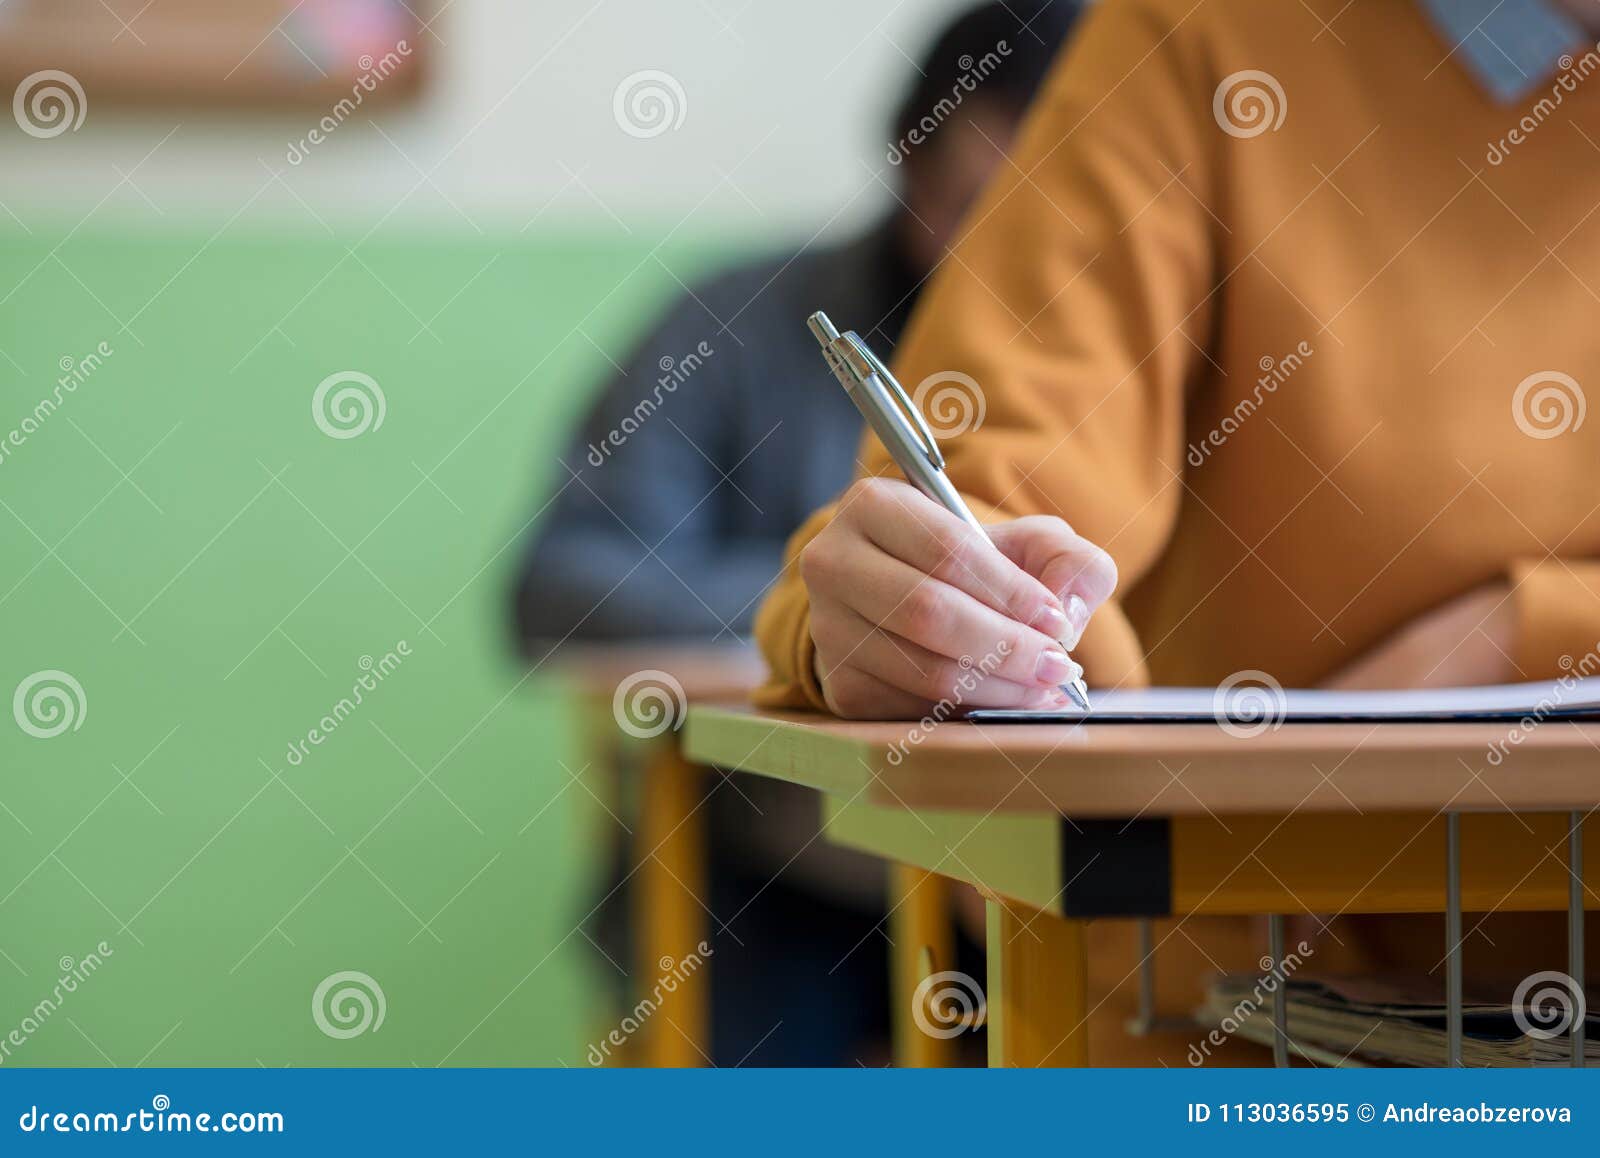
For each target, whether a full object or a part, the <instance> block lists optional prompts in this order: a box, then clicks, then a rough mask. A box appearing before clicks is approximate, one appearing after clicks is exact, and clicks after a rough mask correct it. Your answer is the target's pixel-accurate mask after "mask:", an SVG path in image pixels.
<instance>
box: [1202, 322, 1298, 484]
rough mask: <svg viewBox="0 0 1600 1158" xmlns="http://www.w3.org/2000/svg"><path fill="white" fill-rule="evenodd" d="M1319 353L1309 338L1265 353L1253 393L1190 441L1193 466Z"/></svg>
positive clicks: (1203, 461) (1234, 431)
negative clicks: (1280, 353)
mask: <svg viewBox="0 0 1600 1158" xmlns="http://www.w3.org/2000/svg"><path fill="white" fill-rule="evenodd" d="M1315 353H1316V349H1315V348H1314V347H1313V346H1312V345H1311V343H1310V342H1301V343H1300V344H1299V345H1297V346H1296V347H1295V348H1294V349H1292V350H1290V351H1289V352H1288V353H1287V354H1285V355H1284V356H1283V357H1281V358H1274V357H1272V355H1270V354H1263V355H1262V356H1261V360H1260V361H1259V362H1257V363H1256V365H1257V367H1259V368H1260V370H1261V376H1260V377H1259V378H1257V379H1256V384H1255V387H1254V388H1253V389H1252V390H1251V391H1250V394H1249V395H1248V396H1246V397H1244V398H1241V399H1239V401H1238V402H1236V403H1234V407H1233V409H1232V410H1230V411H1229V412H1228V413H1227V414H1226V415H1224V416H1223V419H1222V421H1221V422H1219V423H1217V425H1216V426H1215V427H1214V428H1213V429H1212V430H1211V432H1210V433H1209V434H1207V435H1206V436H1205V437H1204V438H1202V439H1200V440H1199V441H1198V442H1191V443H1190V444H1189V453H1188V454H1187V455H1186V456H1185V457H1186V458H1187V460H1188V463H1189V465H1190V466H1192V467H1194V468H1195V469H1196V470H1198V469H1199V468H1200V467H1202V466H1204V465H1205V462H1206V459H1207V458H1209V457H1210V456H1211V452H1212V451H1213V450H1220V449H1221V448H1222V446H1223V444H1225V443H1226V442H1227V441H1228V439H1229V438H1231V437H1232V436H1233V435H1234V434H1236V433H1237V432H1238V430H1239V428H1240V427H1241V426H1243V425H1244V424H1245V423H1246V422H1247V421H1248V420H1249V419H1250V416H1251V415H1253V414H1254V413H1255V412H1256V411H1257V410H1259V409H1261V404H1262V403H1263V402H1265V401H1266V400H1267V397H1268V396H1269V395H1272V394H1276V393H1277V392H1278V387H1279V386H1282V385H1283V384H1284V383H1285V382H1287V381H1288V380H1289V379H1290V378H1292V377H1293V376H1294V374H1295V371H1297V370H1299V369H1300V367H1301V366H1304V365H1305V363H1306V359H1307V358H1309V357H1311V355H1312V354H1315Z"/></svg>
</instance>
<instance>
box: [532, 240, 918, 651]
mask: <svg viewBox="0 0 1600 1158" xmlns="http://www.w3.org/2000/svg"><path fill="white" fill-rule="evenodd" d="M916 288H917V283H916V282H915V280H914V279H913V278H912V276H911V275H910V274H909V273H908V272H907V270H906V267H905V264H904V262H903V261H902V260H901V258H900V256H899V252H898V249H897V247H896V246H895V244H894V241H893V236H892V231H891V228H890V227H889V226H888V225H884V226H881V227H879V228H878V229H876V230H874V231H872V232H871V233H869V234H867V235H865V236H863V237H861V238H860V239H858V240H856V241H855V242H853V243H850V244H847V245H844V246H840V247H834V248H825V249H820V248H819V249H813V250H808V251H805V252H802V253H799V254H796V255H792V256H789V257H785V258H781V259H774V260H769V261H763V262H760V263H758V264H754V265H750V266H747V267H744V268H740V269H736V270H733V271H731V272H728V273H724V274H722V275H721V276H718V277H716V278H714V279H712V280H710V281H709V282H707V283H706V284H703V285H700V286H696V287H695V288H694V289H693V290H692V291H690V292H689V293H688V294H686V295H685V296H684V297H682V298H681V299H680V300H679V301H678V302H677V303H676V304H675V305H674V306H672V308H671V309H670V310H669V311H668V312H667V314H666V316H665V318H664V319H663V320H662V321H661V323H660V324H659V325H658V326H657V327H656V328H655V329H654V330H653V331H652V332H651V333H650V334H649V335H648V336H647V337H646V338H645V339H644V340H643V341H642V342H641V343H640V344H639V345H638V347H637V348H636V349H635V351H634V353H633V355H632V356H631V357H630V358H629V359H628V361H627V362H626V363H624V366H623V372H622V374H621V375H620V376H619V377H617V378H615V379H614V380H613V381H612V382H611V383H610V385H609V386H607V388H606V389H605V391H604V392H603V393H602V394H601V396H600V398H599V400H598V402H597V403H596V405H595V407H594V409H593V410H592V411H591V413H590V415H589V418H588V420H587V421H586V423H585V424H584V427H583V430H582V432H581V433H580V434H579V435H578V436H577V437H576V439H575V440H574V441H573V444H572V446H571V447H570V448H569V449H568V451H567V453H566V454H565V455H564V457H563V460H562V465H561V467H560V469H559V471H558V473H557V477H556V479H555V488H556V492H557V493H556V495H555V497H554V498H553V499H552V500H551V501H550V502H549V504H548V509H547V510H545V511H544V513H543V515H542V516H541V517H540V519H539V521H538V522H537V523H536V524H535V527H534V533H533V537H532V540H531V542H530V544H529V549H528V551H527V554H526V557H525V560H524V563H523V567H522V571H521V574H520V576H519V579H518V581H517V585H516V589H515V618H516V628H517V631H518V634H519V636H520V638H521V640H522V641H523V642H524V643H525V644H531V643H532V642H533V641H535V640H546V641H550V642H556V641H561V640H565V639H571V640H580V639H589V640H597V639H619V638H636V639H639V638H657V639H659V638H666V637H679V638H704V639H715V638H722V639H728V638H730V637H732V636H738V635H743V634H745V633H747V632H748V630H749V627H750V623H751V620H752V618H753V617H754V615H755V611H756V608H757V607H758V606H759V605H760V602H761V597H762V595H763V594H764V593H765V591H766V588H767V586H768V585H769V584H770V583H771V581H772V580H773V578H774V577H775V576H776V575H777V573H778V569H779V567H780V565H781V562H782V553H783V545H784V541H785V540H786V539H787V538H788V536H789V534H790V532H792V531H793V530H794V529H795V528H796V527H797V526H799V524H800V523H801V522H803V521H804V520H805V518H806V517H807V516H808V515H809V514H810V513H811V512H812V511H813V510H815V509H816V508H817V507H819V506H821V505H823V504H824V503H826V502H827V501H828V500H829V499H831V498H832V497H833V496H834V495H836V494H837V493H838V492H839V491H840V490H841V489H842V488H843V487H844V486H845V485H846V484H847V483H848V482H849V480H850V478H851V476H852V475H853V474H854V472H855V466H856V454H857V449H858V444H859V442H860V437H861V422H860V418H859V415H858V414H857V413H856V410H855V407H854V406H852V405H851V403H850V400H849V399H848V398H847V397H846V396H845V393H844V391H843V390H841V389H840V388H839V385H838V383H837V382H836V381H835V380H834V378H833V376H832V374H830V373H829V372H828V369H827V366H826V364H825V363H824V362H823V360H822V355H821V353H820V351H819V350H818V348H817V344H816V340H815V339H814V338H813V337H812V336H811V333H810V331H809V330H807V328H806V324H805V323H806V318H807V317H808V316H809V315H810V314H811V313H812V312H813V311H815V310H819V309H820V310H826V311H827V312H828V314H829V316H830V317H831V318H832V319H833V321H834V323H835V324H836V325H838V326H839V328H840V329H841V330H845V329H854V330H857V331H858V332H860V333H861V334H862V336H863V337H865V338H866V339H867V341H869V342H870V343H871V344H872V345H873V347H874V349H876V350H877V351H878V353H879V354H880V356H883V357H884V358H886V359H887V357H888V356H889V354H890V352H891V351H892V350H893V346H894V343H895V342H896V341H897V340H898V339H899V336H900V330H901V328H902V326H903V325H904V323H905V318H906V315H907V313H908V312H909V310H910V306H911V302H912V298H913V297H914V295H915V291H916Z"/></svg>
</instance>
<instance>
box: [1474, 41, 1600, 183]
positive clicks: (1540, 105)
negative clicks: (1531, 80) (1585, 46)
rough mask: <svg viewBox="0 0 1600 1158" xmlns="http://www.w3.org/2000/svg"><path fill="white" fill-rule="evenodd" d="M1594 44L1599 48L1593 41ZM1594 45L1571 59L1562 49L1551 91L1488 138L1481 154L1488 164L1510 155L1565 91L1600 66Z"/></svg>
mask: <svg viewBox="0 0 1600 1158" xmlns="http://www.w3.org/2000/svg"><path fill="white" fill-rule="evenodd" d="M1595 48H1600V45H1596V46H1595ZM1595 48H1591V49H1589V50H1588V51H1587V52H1585V53H1584V54H1583V55H1582V56H1581V57H1579V58H1578V59H1577V60H1573V58H1572V54H1571V53H1565V54H1563V55H1562V57H1561V59H1560V60H1558V61H1557V62H1556V63H1557V64H1558V65H1559V66H1560V68H1561V75H1559V76H1557V77H1556V79H1555V82H1554V83H1553V84H1552V85H1551V86H1550V95H1549V96H1543V97H1540V98H1539V99H1538V100H1537V101H1535V102H1534V104H1533V107H1532V108H1530V109H1529V110H1528V111H1527V112H1525V113H1523V114H1522V117H1521V119H1520V120H1518V121H1517V123H1516V124H1515V125H1513V126H1512V127H1511V130H1510V131H1509V132H1508V133H1506V135H1505V136H1503V137H1501V138H1500V139H1499V140H1498V141H1490V142H1489V149H1488V151H1487V152H1486V153H1485V154H1484V159H1485V160H1487V161H1488V162H1489V164H1491V165H1500V164H1502V163H1504V161H1505V159H1506V158H1507V157H1509V156H1510V155H1511V150H1512V149H1514V148H1516V147H1517V146H1518V145H1520V144H1522V143H1523V142H1524V141H1526V140H1527V139H1528V138H1529V137H1531V136H1533V134H1534V132H1535V131H1536V130H1537V129H1538V128H1539V126H1540V125H1542V124H1544V122H1545V121H1546V119H1548V118H1549V116H1550V114H1551V113H1553V112H1555V111H1556V109H1557V108H1558V107H1559V106H1560V105H1561V102H1562V101H1563V100H1565V99H1566V98H1567V96H1568V95H1570V94H1572V93H1574V92H1577V91H1578V85H1579V84H1580V83H1581V82H1583V81H1585V80H1588V79H1589V77H1591V76H1593V75H1594V73H1595V72H1596V71H1597V70H1600V52H1596V51H1595Z"/></svg>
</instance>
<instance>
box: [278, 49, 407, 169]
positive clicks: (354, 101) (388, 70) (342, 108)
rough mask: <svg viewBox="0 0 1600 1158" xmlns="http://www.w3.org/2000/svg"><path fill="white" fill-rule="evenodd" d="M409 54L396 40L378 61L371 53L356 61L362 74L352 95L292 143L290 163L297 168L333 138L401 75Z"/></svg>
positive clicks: (341, 100)
mask: <svg viewBox="0 0 1600 1158" xmlns="http://www.w3.org/2000/svg"><path fill="white" fill-rule="evenodd" d="M410 55H411V45H410V44H408V43H407V42H406V41H404V40H400V41H396V42H395V46H394V48H392V49H390V50H389V51H388V52H386V53H384V54H383V55H382V56H381V57H379V58H378V59H376V60H374V59H373V57H372V54H371V53H363V54H362V55H361V58H360V59H359V60H357V61H356V66H357V67H358V68H360V69H361V74H360V75H359V76H357V77H356V79H355V83H354V84H352V85H351V86H350V95H349V96H347V97H340V98H339V102H338V103H337V104H335V105H334V106H333V108H331V109H329V110H328V113H327V115H326V116H324V117H323V118H322V119H321V120H320V121H318V122H317V123H316V124H315V125H314V126H313V127H312V129H311V131H310V132H309V133H307V134H306V135H305V136H303V137H301V138H300V139H299V140H298V141H290V142H289V151H288V152H287V153H286V154H285V159H286V160H287V161H288V162H289V164H291V165H298V164H300V163H301V162H302V161H304V160H305V159H306V158H307V157H308V156H310V155H311V150H312V149H314V148H316V146H318V145H320V144H322V142H323V141H326V140H327V139H328V138H329V137H331V136H332V135H333V132H334V130H335V129H337V128H338V127H339V126H340V125H342V124H344V123H345V121H346V120H348V119H349V117H350V116H351V114H353V113H354V112H355V111H356V109H358V108H360V107H361V102H362V101H363V100H365V99H366V96H367V94H368V93H373V92H376V91H378V86H379V85H380V84H382V83H383V82H384V81H386V80H388V79H389V78H390V77H391V76H393V75H394V74H395V73H396V72H398V71H399V70H400V66H401V65H403V64H404V63H405V61H406V59H407V58H408V57H410Z"/></svg>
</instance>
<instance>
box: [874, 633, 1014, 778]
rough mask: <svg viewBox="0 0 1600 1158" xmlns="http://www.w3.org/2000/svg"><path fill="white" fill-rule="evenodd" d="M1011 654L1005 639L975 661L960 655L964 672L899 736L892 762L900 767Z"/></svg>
mask: <svg viewBox="0 0 1600 1158" xmlns="http://www.w3.org/2000/svg"><path fill="white" fill-rule="evenodd" d="M1010 654H1011V644H1010V643H1008V642H1007V641H1005V640H1003V639H1002V640H1001V641H1000V642H999V643H997V644H996V645H995V649H994V650H993V651H992V652H990V653H989V654H988V655H985V656H984V657H983V658H982V659H979V660H976V661H974V660H973V658H972V657H971V656H970V655H964V656H962V657H961V658H960V659H958V660H957V661H956V666H957V667H959V668H960V669H961V674H960V675H959V676H957V677H956V681H955V686H954V687H953V688H951V689H950V694H949V695H948V696H945V697H944V698H943V699H941V700H940V701H939V702H938V703H936V704H934V705H933V707H932V709H930V710H929V712H928V714H927V715H925V716H923V717H922V719H920V720H918V721H917V722H916V723H915V724H913V725H912V728H911V731H909V732H907V733H906V735H905V738H904V739H902V740H896V741H895V742H894V743H892V744H890V745H889V754H888V756H887V757H885V758H886V759H887V760H888V761H889V763H891V764H893V765H895V766H896V767H899V765H900V764H901V763H902V762H904V760H905V758H906V757H907V756H908V755H910V753H911V749H913V748H915V747H917V746H919V745H920V744H921V743H922V741H924V740H926V739H927V738H928V737H929V736H931V735H933V730H934V729H935V728H937V727H938V726H939V725H940V724H942V723H944V722H945V721H946V720H948V719H949V718H950V717H951V716H953V715H955V714H956V713H957V712H959V711H960V710H961V706H962V705H963V704H964V703H966V699H967V697H968V696H969V695H971V694H972V693H973V692H974V691H976V690H977V688H978V685H980V684H981V683H983V681H984V680H986V679H988V678H989V677H990V676H991V675H993V674H994V673H995V672H996V671H997V670H999V668H1000V665H1001V664H1003V663H1004V662H1005V660H1006V657H1007V656H1009V655H1010Z"/></svg>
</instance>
